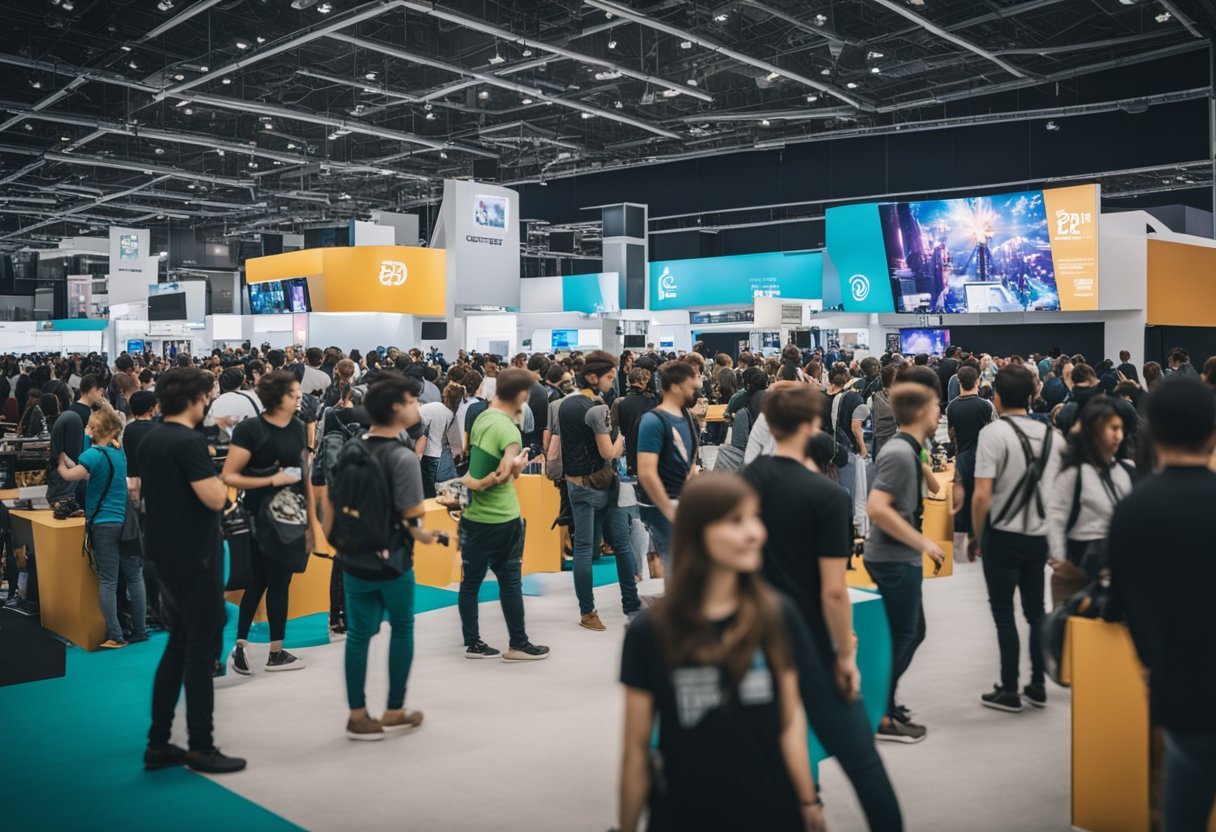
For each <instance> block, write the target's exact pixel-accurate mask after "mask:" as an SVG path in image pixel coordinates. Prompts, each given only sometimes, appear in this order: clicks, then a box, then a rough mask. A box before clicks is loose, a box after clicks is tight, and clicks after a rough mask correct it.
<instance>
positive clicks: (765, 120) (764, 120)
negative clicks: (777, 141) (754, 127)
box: [760, 118, 772, 127]
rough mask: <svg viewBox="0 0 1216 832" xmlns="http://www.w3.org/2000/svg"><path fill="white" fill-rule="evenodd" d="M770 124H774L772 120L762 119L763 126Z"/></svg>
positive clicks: (761, 124)
mask: <svg viewBox="0 0 1216 832" xmlns="http://www.w3.org/2000/svg"><path fill="white" fill-rule="evenodd" d="M770 124H772V122H770V121H769V120H768V119H766V118H762V119H760V126H761V127H768V126H769V125H770Z"/></svg>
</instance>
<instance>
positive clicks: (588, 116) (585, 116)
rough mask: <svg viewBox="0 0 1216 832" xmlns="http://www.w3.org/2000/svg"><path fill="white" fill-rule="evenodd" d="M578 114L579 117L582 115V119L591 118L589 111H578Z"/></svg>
mask: <svg viewBox="0 0 1216 832" xmlns="http://www.w3.org/2000/svg"><path fill="white" fill-rule="evenodd" d="M579 115H580V116H581V117H582V118H583V119H584V120H586V119H589V118H591V113H579Z"/></svg>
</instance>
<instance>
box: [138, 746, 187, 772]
mask: <svg viewBox="0 0 1216 832" xmlns="http://www.w3.org/2000/svg"><path fill="white" fill-rule="evenodd" d="M185 764H186V749H184V748H181V747H179V746H176V745H173V744H172V743H170V744H168V745H162V746H159V747H153V746H151V745H149V746H148V750H147V751H145V752H144V771H157V770H159V769H162V768H172V767H173V766H184V765H185Z"/></svg>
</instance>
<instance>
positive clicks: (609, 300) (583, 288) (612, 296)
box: [562, 272, 621, 315]
mask: <svg viewBox="0 0 1216 832" xmlns="http://www.w3.org/2000/svg"><path fill="white" fill-rule="evenodd" d="M620 283H621V280H620V273H619V272H601V273H599V274H567V275H562V311H563V312H582V313H583V314H585V315H602V314H604V313H605V312H620V311H621V289H620Z"/></svg>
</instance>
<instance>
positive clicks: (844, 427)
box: [824, 390, 865, 468]
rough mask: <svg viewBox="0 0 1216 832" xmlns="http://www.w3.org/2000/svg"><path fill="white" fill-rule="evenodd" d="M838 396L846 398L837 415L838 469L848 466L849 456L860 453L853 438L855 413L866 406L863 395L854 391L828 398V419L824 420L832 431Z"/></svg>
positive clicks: (843, 391)
mask: <svg viewBox="0 0 1216 832" xmlns="http://www.w3.org/2000/svg"><path fill="white" fill-rule="evenodd" d="M837 396H844V398H843V399H842V400H841V402H840V410H839V412H837V414H836V459H835V463H836V467H837V468H842V467H844V466H845V465H846V464H848V461H849V460H848V456H847V454H848V453H849V452H850V451H851V452H852V453H859V450H860V449H859V448H858V447H857V438H856V437H855V436H853V411H855V410H856V409H857V408H859V407H861V406H862V405H863V404H865V402H864V401H862V398H861V395H860V394H858V393H854V392H853V391H852V390H842V391H840V392H839V393H834V394H832V395H830V396H828V400H827V405H826V407H827V409H826V410H825V411H824V413H825V414H827V418H826V419H825V420H824V421H825V422H827V423H828V425H826V426H825V427H827V429H828V430H831V427H830V425H831V419H832V415H831V414H832V410H833V405H834V404H835V401H836V397H837Z"/></svg>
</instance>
